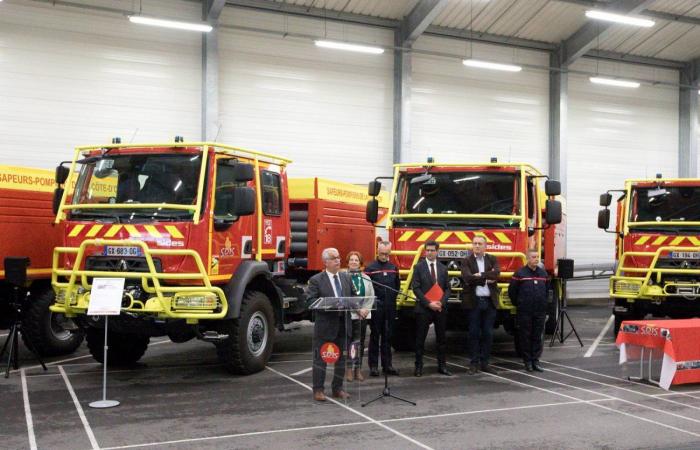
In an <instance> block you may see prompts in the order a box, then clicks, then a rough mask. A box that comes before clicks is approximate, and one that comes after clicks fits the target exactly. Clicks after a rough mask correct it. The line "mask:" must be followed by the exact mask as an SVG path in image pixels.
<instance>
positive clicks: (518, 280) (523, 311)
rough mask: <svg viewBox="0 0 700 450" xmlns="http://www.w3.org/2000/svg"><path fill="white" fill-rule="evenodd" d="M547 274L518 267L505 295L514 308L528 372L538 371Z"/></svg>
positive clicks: (544, 317)
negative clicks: (515, 308)
mask: <svg viewBox="0 0 700 450" xmlns="http://www.w3.org/2000/svg"><path fill="white" fill-rule="evenodd" d="M548 281H549V277H548V275H547V272H546V271H545V270H544V269H543V268H541V267H539V266H537V267H535V269H531V268H530V267H529V266H527V265H526V266H525V267H522V268H521V269H519V270H518V271H517V272H515V273H514V274H513V278H511V281H510V285H509V286H508V296H509V297H510V300H511V302H512V303H513V304H514V305H515V306H516V307H517V308H518V310H517V317H516V320H517V324H518V329H517V331H516V332H517V333H518V337H519V339H520V348H521V350H522V356H523V362H524V363H525V368H526V369H527V370H528V371H532V370H533V369H534V370H537V371H541V367H540V365H539V359H540V356H542V345H543V342H542V341H543V337H544V323H545V319H546V315H547V290H548Z"/></svg>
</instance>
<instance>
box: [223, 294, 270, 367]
mask: <svg viewBox="0 0 700 450" xmlns="http://www.w3.org/2000/svg"><path fill="white" fill-rule="evenodd" d="M222 331H223V333H224V334H228V338H226V339H225V340H224V341H223V342H221V343H219V344H217V345H216V352H217V354H218V356H219V360H220V361H221V362H222V364H223V365H224V367H225V368H226V370H228V371H229V372H231V373H234V374H238V375H250V374H252V373H256V372H260V371H261V370H263V369H264V368H265V364H267V361H268V360H269V359H270V355H271V354H272V346H273V344H274V340H275V314H274V311H273V309H272V303H270V299H269V298H267V296H266V295H265V294H263V293H262V292H259V291H247V292H246V293H245V295H244V296H243V300H242V302H241V312H240V314H239V316H238V318H237V319H228V320H226V321H225V323H224V325H223V330H222Z"/></svg>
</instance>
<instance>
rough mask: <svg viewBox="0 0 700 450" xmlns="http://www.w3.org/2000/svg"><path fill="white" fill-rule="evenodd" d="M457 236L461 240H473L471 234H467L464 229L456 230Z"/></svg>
mask: <svg viewBox="0 0 700 450" xmlns="http://www.w3.org/2000/svg"><path fill="white" fill-rule="evenodd" d="M455 236H457V237H458V238H459V240H460V241H462V242H465V243H469V242H471V241H472V240H471V239H469V236H467V233H465V232H464V231H455Z"/></svg>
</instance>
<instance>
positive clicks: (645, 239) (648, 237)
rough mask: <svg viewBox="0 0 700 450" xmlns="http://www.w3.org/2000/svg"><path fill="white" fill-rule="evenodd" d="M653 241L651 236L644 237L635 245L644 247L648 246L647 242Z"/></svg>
mask: <svg viewBox="0 0 700 450" xmlns="http://www.w3.org/2000/svg"><path fill="white" fill-rule="evenodd" d="M649 239H651V236H642V237H640V238H639V239H637V242H635V243H634V245H643V244H646V242H647V241H648V240H649Z"/></svg>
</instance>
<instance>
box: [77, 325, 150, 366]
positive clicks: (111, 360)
mask: <svg viewBox="0 0 700 450" xmlns="http://www.w3.org/2000/svg"><path fill="white" fill-rule="evenodd" d="M107 333H108V334H109V336H108V337H107V339H108V342H107V345H108V346H109V349H108V350H107V351H108V353H107V365H108V366H128V365H130V364H133V363H135V362H136V361H138V360H139V359H141V357H142V356H143V354H144V353H146V349H147V348H148V343H149V342H150V340H151V338H150V337H148V336H141V335H138V334H129V333H115V332H111V331H108V332H107ZM87 345H88V349H89V350H90V354H91V355H92V357H93V358H95V361H97V362H100V363H104V362H105V360H104V346H105V331H104V330H103V329H101V328H93V327H90V328H88V329H87Z"/></svg>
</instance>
